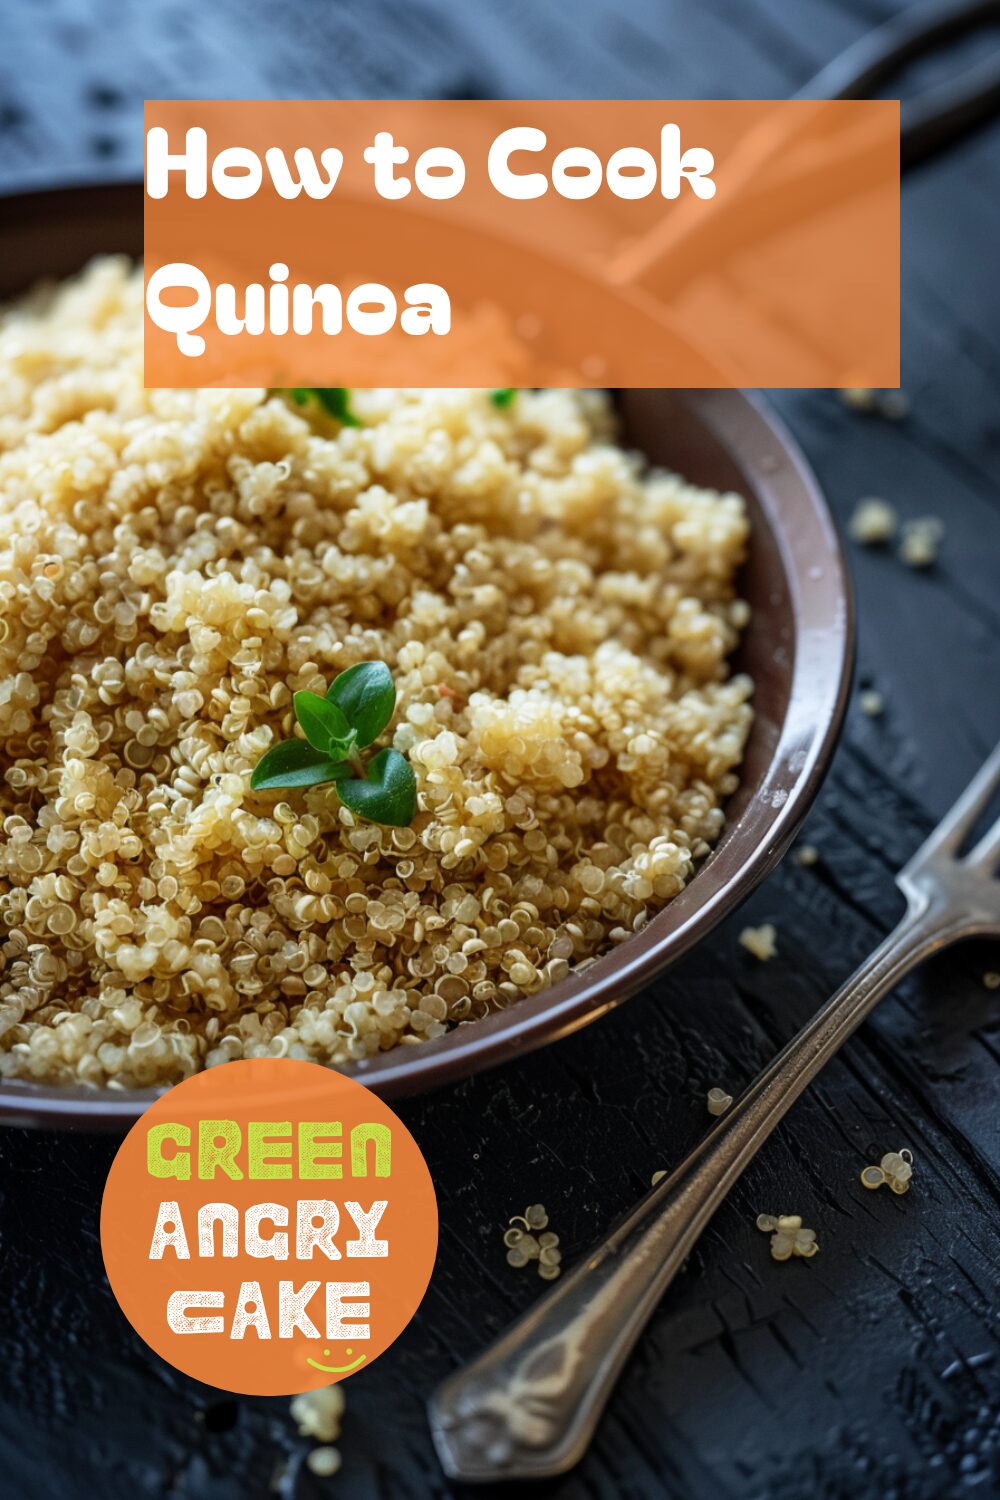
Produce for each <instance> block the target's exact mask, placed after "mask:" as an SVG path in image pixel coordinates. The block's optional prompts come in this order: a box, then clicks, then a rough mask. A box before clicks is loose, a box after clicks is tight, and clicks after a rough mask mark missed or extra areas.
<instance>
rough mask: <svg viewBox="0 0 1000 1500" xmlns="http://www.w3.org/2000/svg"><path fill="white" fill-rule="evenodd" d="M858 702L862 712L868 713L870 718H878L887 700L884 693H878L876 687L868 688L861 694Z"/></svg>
mask: <svg viewBox="0 0 1000 1500" xmlns="http://www.w3.org/2000/svg"><path fill="white" fill-rule="evenodd" d="M858 704H859V706H860V708H861V712H862V713H863V714H867V715H868V717H869V719H877V718H878V717H879V715H880V714H881V713H882V710H883V709H884V708H885V701H884V699H883V697H882V694H881V693H877V692H876V691H875V689H874V688H866V689H865V691H864V692H863V693H861V694H860V695H859V697H858Z"/></svg>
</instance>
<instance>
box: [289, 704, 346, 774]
mask: <svg viewBox="0 0 1000 1500" xmlns="http://www.w3.org/2000/svg"><path fill="white" fill-rule="evenodd" d="M292 706H293V707H294V709H295V717H296V718H297V719H298V721H299V723H300V724H301V725H302V728H303V729H304V731H305V736H306V739H307V740H308V741H309V743H310V745H314V746H315V747H316V749H317V750H322V751H323V753H324V755H330V756H333V758H334V759H335V760H344V759H345V757H346V756H348V755H349V754H350V752H351V743H352V740H353V736H352V734H351V726H350V724H348V722H347V720H346V719H345V718H344V715H343V713H342V712H341V710H340V709H339V708H338V707H337V705H336V703H331V702H330V700H329V699H328V698H321V697H320V696H319V694H318V693H308V692H301V693H296V694H295V695H294V697H293V698H292Z"/></svg>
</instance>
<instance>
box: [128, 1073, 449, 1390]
mask: <svg viewBox="0 0 1000 1500" xmlns="http://www.w3.org/2000/svg"><path fill="white" fill-rule="evenodd" d="M101 1246H102V1249H103V1252H104V1265H105V1269H106V1270H107V1273H108V1280H109V1281H110V1282H111V1287H112V1290H113V1291H114V1294H115V1296H116V1297H117V1299H118V1303H119V1305H120V1307H121V1309H122V1311H123V1312H124V1314H125V1316H126V1317H127V1318H128V1320H129V1322H130V1323H131V1324H132V1327H133V1328H134V1329H135V1331H136V1333H138V1334H139V1336H140V1338H142V1339H144V1340H145V1342H146V1343H147V1344H148V1345H149V1346H150V1348H151V1349H155V1350H156V1352H157V1354H159V1355H161V1356H162V1358H163V1359H165V1360H166V1361H167V1362H168V1364H171V1365H174V1366H175V1367H176V1368H177V1369H178V1370H183V1372H184V1373H185V1374H186V1375H193V1376H194V1377H195V1379H196V1380H202V1381H205V1382H207V1383H208V1384H209V1385H215V1386H218V1387H220V1388H221V1389H222V1390H226V1391H234V1392H238V1393H240V1394H242V1395H251V1396H284V1395H293V1394H296V1393H297V1392H300V1391H306V1390H310V1389H312V1388H314V1387H316V1386H323V1385H331V1384H333V1383H334V1382H335V1381H338V1380H343V1379H344V1378H345V1377H346V1376H348V1375H353V1374H354V1372H355V1370H360V1369H364V1368H365V1366H366V1365H369V1364H371V1362H372V1360H374V1359H377V1358H378V1356H379V1355H380V1354H381V1353H382V1352H383V1351H384V1350H385V1349H388V1347H389V1345H390V1344H391V1343H392V1342H393V1340H394V1339H395V1338H397V1337H398V1336H399V1334H400V1333H402V1331H403V1329H404V1328H405V1327H406V1325H407V1323H408V1322H409V1321H410V1319H411V1318H412V1316H413V1314H414V1313H415V1312H416V1310H417V1307H418V1306H419V1304H420V1300H421V1298H422V1297H423V1294H424V1292H425V1290H426V1288H427V1283H428V1281H429V1280H430V1275H431V1270H432V1268H433V1265H434V1256H435V1253H436V1250H437V1203H436V1201H435V1197H434V1187H433V1184H432V1183H431V1178H430V1173H429V1172H428V1170H427V1165H426V1163H425V1161H424V1159H423V1157H422V1155H421V1153H420V1148H419V1147H418V1146H417V1143H416V1141H415V1140H414V1139H413V1137H412V1136H411V1135H410V1132H409V1131H408V1130H407V1129H406V1127H405V1126H404V1125H403V1124H402V1122H401V1121H400V1120H398V1119H397V1117H396V1116H395V1115H394V1114H393V1112H392V1110H391V1109H389V1108H388V1107H387V1106H386V1105H385V1104H383V1103H382V1102H381V1101H380V1100H379V1099H376V1098H375V1096H374V1095H373V1094H371V1093H370V1092H369V1091H368V1089H366V1088H364V1087H362V1085H361V1084H359V1083H355V1082H354V1081H353V1080H352V1079H350V1078H344V1077H343V1076H342V1075H341V1074H339V1073H334V1072H332V1071H331V1070H330V1069H328V1068H323V1067H319V1066H318V1065H317V1064H315V1063H306V1062H295V1061H292V1060H291V1059H289V1058H261V1059H255V1060H252V1061H249V1060H248V1061H245V1062H231V1063H226V1064H224V1065H223V1066H221V1067H218V1068H212V1069H210V1070H209V1071H208V1072H205V1073H199V1074H197V1075H196V1076H195V1077H193V1078H188V1079H186V1080H185V1082H184V1083H180V1084H178V1085H177V1086H176V1088H172V1089H171V1090H170V1091H169V1092H168V1093H167V1094H165V1095H164V1097H163V1098H162V1099H158V1100H157V1101H156V1103H155V1104H153V1105H151V1107H150V1108H149V1109H148V1110H147V1111H146V1113H145V1114H144V1115H143V1117H142V1119H141V1120H139V1121H138V1122H137V1124H135V1125H133V1127H132V1129H131V1130H130V1131H129V1133H128V1135H127V1136H126V1138H125V1140H124V1142H123V1143H122V1146H121V1149H120V1150H119V1152H118V1155H117V1156H116V1157H115V1160H114V1162H113V1164H112V1167H111V1172H110V1174H109V1176H108V1181H107V1185H106V1187H105V1190H104V1202H103V1204H102V1207H101Z"/></svg>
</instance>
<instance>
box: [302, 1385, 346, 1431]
mask: <svg viewBox="0 0 1000 1500" xmlns="http://www.w3.org/2000/svg"><path fill="white" fill-rule="evenodd" d="M290 1410H291V1414H292V1418H293V1420H294V1421H295V1423H296V1426H297V1427H298V1429H299V1433H300V1434H301V1436H302V1437H309V1438H315V1439H316V1440H317V1441H318V1442H320V1443H332V1442H333V1441H334V1440H335V1439H336V1438H338V1437H339V1436H340V1422H341V1418H342V1417H343V1415H344V1392H343V1390H342V1388H341V1387H340V1386H339V1385H323V1386H320V1387H319V1388H318V1389H317V1390H315V1391H304V1392H303V1394H302V1395H301V1396H293V1397H292V1401H291V1406H290Z"/></svg>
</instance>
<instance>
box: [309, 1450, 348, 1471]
mask: <svg viewBox="0 0 1000 1500" xmlns="http://www.w3.org/2000/svg"><path fill="white" fill-rule="evenodd" d="M340 1464H341V1458H340V1449H339V1448H313V1450H312V1451H311V1452H310V1453H307V1454H306V1468H307V1469H308V1470H309V1472H310V1473H311V1474H316V1475H317V1476H318V1477H319V1478H320V1479H329V1477H330V1476H331V1474H336V1473H338V1472H339V1470H340Z"/></svg>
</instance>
